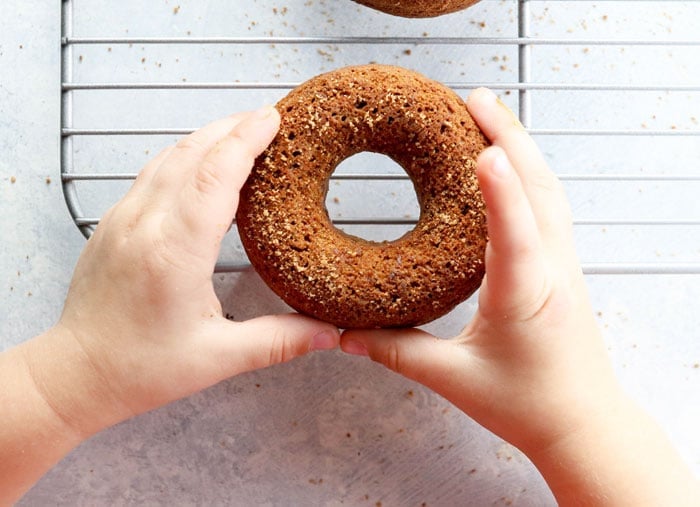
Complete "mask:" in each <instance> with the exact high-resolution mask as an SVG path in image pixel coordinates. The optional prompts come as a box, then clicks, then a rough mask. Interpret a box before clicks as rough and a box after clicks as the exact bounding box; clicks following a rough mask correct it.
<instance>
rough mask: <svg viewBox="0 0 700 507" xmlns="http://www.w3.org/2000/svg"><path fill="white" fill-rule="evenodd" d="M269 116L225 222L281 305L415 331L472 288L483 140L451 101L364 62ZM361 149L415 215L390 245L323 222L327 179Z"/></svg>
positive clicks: (479, 241) (414, 78) (359, 324)
mask: <svg viewBox="0 0 700 507" xmlns="http://www.w3.org/2000/svg"><path fill="white" fill-rule="evenodd" d="M276 108H277V109H278V111H279V112H280V114H281V117H282V120H281V126H280V130H279V133H278V134H277V136H276V137H275V139H274V140H273V141H272V144H271V145H270V146H269V148H268V149H267V150H266V151H265V152H263V153H262V155H260V156H259V157H258V159H257V160H256V162H255V166H254V168H253V171H252V173H251V174H250V176H249V178H248V180H247V181H246V183H245V185H244V186H243V189H242V191H241V198H240V204H239V207H238V212H237V216H236V219H237V226H238V230H239V232H240V237H241V241H242V243H243V246H244V248H245V250H246V252H247V254H248V257H249V259H250V261H251V263H252V265H253V267H254V268H255V269H256V271H257V272H258V273H259V274H260V276H261V277H262V279H263V280H264V281H265V282H266V283H267V284H268V285H269V286H270V287H271V288H272V290H273V291H275V292H276V293H277V294H278V295H279V296H280V297H281V298H282V299H283V300H284V301H285V302H287V304H289V305H290V306H291V307H293V308H294V309H296V310H297V311H299V312H301V313H305V314H308V315H312V316H314V317H317V318H319V319H321V320H324V321H327V322H331V323H333V324H335V325H337V326H339V327H341V328H377V327H400V326H416V325H420V324H424V323H426V322H429V321H431V320H433V319H436V318H437V317H440V316H441V315H444V314H445V313H447V312H449V311H450V310H451V309H453V308H454V307H455V306H456V305H457V304H459V303H460V302H462V301H463V300H465V299H466V298H467V297H469V296H470V295H471V294H472V293H473V292H474V291H475V290H476V289H477V287H478V286H479V284H480V283H481V279H482V277H483V274H484V252H485V247H486V216H485V207H484V203H483V200H482V197H481V192H480V190H479V188H478V183H477V179H476V172H475V168H476V157H477V155H478V154H479V153H480V152H481V151H482V150H483V149H484V148H485V147H486V146H487V144H488V142H487V140H486V138H485V137H484V135H483V134H482V132H481V131H480V130H479V128H478V127H477V126H476V124H475V123H474V121H473V120H472V118H471V116H470V115H469V113H468V112H467V107H466V104H465V103H464V101H463V100H462V99H461V98H460V97H459V96H458V95H457V94H456V93H454V92H453V91H452V90H450V89H449V88H446V87H445V86H443V85H441V84H439V83H437V82H435V81H432V80H430V79H428V78H426V77H424V76H422V75H420V74H418V73H416V72H413V71H409V70H406V69H402V68H399V67H392V66H387V65H364V66H357V67H346V68H342V69H339V70H336V71H333V72H329V73H327V74H322V75H320V76H317V77H315V78H313V79H311V80H310V81H307V82H306V83H304V84H302V85H301V86H299V87H298V88H296V89H294V90H292V92H291V93H289V95H287V96H286V97H285V98H283V99H282V100H281V101H280V102H279V103H278V104H277V105H276ZM364 151H369V152H376V153H381V154H384V155H387V156H389V157H390V158H392V159H393V160H394V161H395V162H396V163H398V164H399V165H400V166H401V167H403V169H404V170H405V171H406V173H408V176H409V177H410V179H411V180H412V181H413V185H414V187H415V191H416V196H417V198H418V203H419V205H420V217H419V219H418V223H417V224H416V226H415V227H414V228H413V229H412V230H411V231H409V232H408V233H406V234H405V235H403V236H402V237H400V238H399V239H397V240H394V241H384V242H373V241H367V240H364V239H362V238H358V237H356V236H352V235H350V234H346V233H344V232H342V231H340V230H338V229H336V228H335V227H334V226H333V224H332V223H331V220H330V218H329V216H328V211H327V209H326V206H325V201H326V195H327V192H328V184H329V178H330V176H331V174H332V173H333V171H334V170H335V168H336V167H337V166H338V164H339V163H340V162H342V161H343V160H344V159H346V158H348V157H350V156H352V155H354V154H356V153H360V152H364ZM387 198H389V197H388V196H387Z"/></svg>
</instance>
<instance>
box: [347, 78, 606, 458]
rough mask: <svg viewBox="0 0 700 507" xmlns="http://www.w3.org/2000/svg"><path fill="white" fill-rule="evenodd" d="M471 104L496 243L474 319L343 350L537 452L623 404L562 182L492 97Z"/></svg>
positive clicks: (357, 342) (381, 334) (376, 335)
mask: <svg viewBox="0 0 700 507" xmlns="http://www.w3.org/2000/svg"><path fill="white" fill-rule="evenodd" d="M467 105H468V107H469V111H470V112H471V114H472V115H473V116H474V118H475V120H476V121H477V123H478V124H479V125H480V127H481V128H482V130H483V131H484V133H485V134H486V136H487V137H488V138H489V139H490V140H491V141H492V143H493V144H494V146H493V147H490V148H488V149H487V150H485V151H484V153H483V154H482V155H481V156H480V158H479V161H478V169H477V173H478V177H479V182H480V185H481V187H482V191H483V195H484V199H485V201H486V205H487V217H488V230H489V243H488V246H487V249H486V277H485V278H484V281H483V283H482V286H481V289H480V293H479V308H478V311H477V313H476V315H475V316H474V318H473V320H472V321H471V323H470V324H469V325H468V326H467V327H466V328H465V329H464V330H463V331H462V333H460V335H459V336H458V337H456V338H455V339H453V340H438V339H436V338H434V337H432V336H430V335H429V334H427V333H424V332H421V331H418V330H399V331H371V332H370V331H351V332H346V333H345V334H344V335H343V340H342V347H343V349H344V350H345V351H347V352H351V353H353V352H354V353H361V354H362V353H368V354H369V355H370V357H372V359H374V360H376V361H379V362H381V363H384V364H385V365H386V366H388V367H389V368H391V369H393V370H396V371H398V372H399V373H402V374H404V375H406V376H407V377H410V378H413V379H415V380H417V381H419V382H421V383H423V384H425V385H427V386H428V387H430V388H432V389H433V390H435V391H436V392H438V393H440V394H442V395H443V396H445V397H446V398H448V399H449V400H451V401H452V402H453V403H455V404H456V405H457V406H458V407H460V408H461V409H462V410H464V411H465V412H467V413H468V414H469V415H471V416H472V417H474V418H475V419H476V420H477V421H479V422H480V423H481V424H483V425H484V426H486V427H487V428H489V429H491V430H492V431H494V432H495V433H497V434H499V435H500V436H502V437H503V438H505V439H507V440H509V441H510V442H513V443H514V444H516V445H519V446H520V447H521V448H526V449H527V448H529V447H532V446H536V447H540V446H543V445H548V444H549V443H551V442H552V441H554V440H556V439H558V438H560V437H562V436H563V435H565V434H566V433H567V432H569V431H571V430H572V429H575V428H577V427H578V426H579V425H580V424H581V423H582V421H583V420H585V419H586V418H588V417H589V416H590V411H591V410H594V409H595V410H598V409H599V407H601V406H604V405H605V403H604V400H606V399H608V398H614V397H615V396H616V394H617V390H616V388H615V385H616V384H615V382H614V380H613V376H612V372H611V368H610V365H609V363H608V359H607V355H606V351H605V348H604V346H603V343H602V340H601V337H600V334H599V332H598V329H597V327H596V323H595V321H594V318H593V314H592V312H591V309H590V308H589V303H588V296H587V293H586V288H585V286H584V281H583V275H582V273H581V268H580V267H579V263H578V260H577V258H576V254H575V252H574V248H573V242H572V231H571V213H570V211H569V207H568V204H567V201H566V197H565V195H564V191H563V189H562V187H561V184H560V183H559V181H558V180H557V178H556V177H555V176H554V174H552V172H551V171H550V170H549V169H548V167H547V164H546V163H545V161H544V160H543V158H542V156H541V154H540V152H539V150H538V149H537V147H536V145H535V144H534V142H533V140H532V139H531V138H530V137H529V136H528V134H527V133H526V132H525V130H524V129H523V127H522V126H521V124H520V123H519V122H518V120H517V119H516V118H515V116H514V115H513V114H512V113H511V112H510V110H508V109H507V108H506V107H505V106H504V105H503V104H502V103H500V102H499V101H498V100H497V98H496V96H495V95H494V94H493V93H492V92H490V91H488V90H483V89H482V90H477V91H476V92H474V93H473V94H472V95H471V96H470V97H469V100H468V101H467ZM572 400H576V401H575V402H573V401H572Z"/></svg>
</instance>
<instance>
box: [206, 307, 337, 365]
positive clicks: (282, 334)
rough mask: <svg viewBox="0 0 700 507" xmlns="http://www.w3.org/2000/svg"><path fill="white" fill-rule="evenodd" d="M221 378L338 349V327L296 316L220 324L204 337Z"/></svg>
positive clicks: (277, 316)
mask: <svg viewBox="0 0 700 507" xmlns="http://www.w3.org/2000/svg"><path fill="white" fill-rule="evenodd" d="M206 339H208V340H210V341H211V342H210V345H211V348H210V350H211V351H212V352H213V353H214V355H215V357H217V358H219V361H220V365H221V368H222V371H223V372H224V373H223V374H224V376H231V375H235V374H238V373H242V372H244V371H251V370H256V369H259V368H265V367H267V366H272V365H273V364H278V363H283V362H286V361H289V360H291V359H294V358H295V357H299V356H302V355H304V354H306V353H308V352H311V351H315V350H330V349H334V348H337V347H338V343H339V341H340V332H339V331H338V328H336V327H335V326H333V325H331V324H327V323H324V322H321V321H318V320H315V319H312V318H310V317H305V316H302V315H297V314H288V315H269V316H265V317H258V318H256V319H251V320H247V321H245V322H229V321H225V320H224V321H222V322H221V327H220V329H219V332H218V333H216V334H213V335H210V336H208V337H207V338H206Z"/></svg>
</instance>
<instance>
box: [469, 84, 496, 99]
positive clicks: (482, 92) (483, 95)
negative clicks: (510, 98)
mask: <svg viewBox="0 0 700 507" xmlns="http://www.w3.org/2000/svg"><path fill="white" fill-rule="evenodd" d="M477 96H479V98H480V99H481V101H482V102H496V101H497V100H498V97H497V96H496V94H495V93H493V91H492V90H490V89H489V88H483V87H482V88H477V89H476V90H474V92H473V93H472V94H471V95H469V97H468V98H467V102H468V101H469V100H470V99H472V98H473V97H477Z"/></svg>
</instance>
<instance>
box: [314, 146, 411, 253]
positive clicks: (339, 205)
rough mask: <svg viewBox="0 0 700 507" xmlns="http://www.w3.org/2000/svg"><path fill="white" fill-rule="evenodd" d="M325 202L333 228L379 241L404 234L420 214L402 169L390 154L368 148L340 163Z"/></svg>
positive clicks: (396, 237) (409, 183)
mask: <svg viewBox="0 0 700 507" xmlns="http://www.w3.org/2000/svg"><path fill="white" fill-rule="evenodd" d="M378 176H379V177H378ZM325 205H326V210H328V216H329V217H330V219H331V223H332V224H333V226H334V227H336V228H337V229H340V230H341V231H343V232H344V233H346V234H350V235H352V236H355V237H358V238H361V239H364V240H366V241H372V242H378V243H379V242H386V241H395V240H397V239H399V238H400V237H402V236H404V235H405V234H406V233H408V232H410V231H411V230H413V228H414V227H415V224H416V222H417V220H418V217H419V216H420V205H419V202H418V196H417V195H416V191H415V188H414V186H413V183H412V182H411V180H410V179H409V178H408V175H407V174H406V172H405V171H404V170H403V168H402V167H401V166H400V165H399V164H397V163H396V162H395V161H394V160H393V159H392V158H391V157H388V156H387V155H383V154H381V153H374V152H369V151H363V152H361V153H357V154H355V155H352V156H350V157H348V158H346V159H345V160H343V161H342V162H341V163H340V164H338V166H337V167H336V168H335V171H334V172H333V175H332V176H331V181H330V184H329V185H328V192H327V193H326V198H325Z"/></svg>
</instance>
